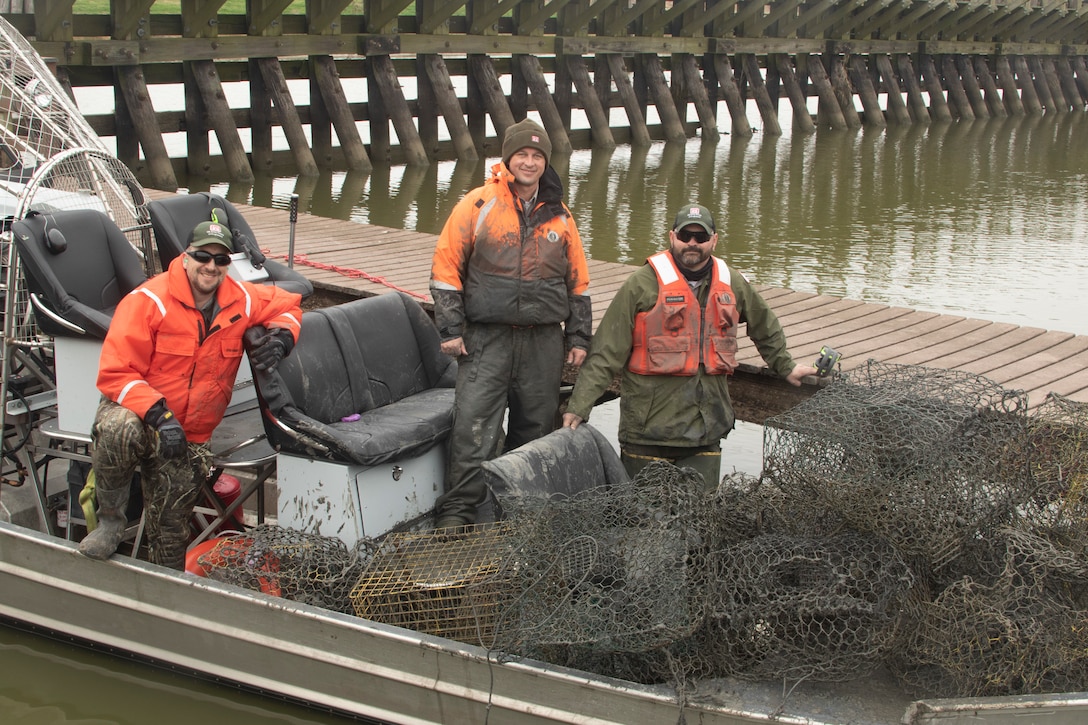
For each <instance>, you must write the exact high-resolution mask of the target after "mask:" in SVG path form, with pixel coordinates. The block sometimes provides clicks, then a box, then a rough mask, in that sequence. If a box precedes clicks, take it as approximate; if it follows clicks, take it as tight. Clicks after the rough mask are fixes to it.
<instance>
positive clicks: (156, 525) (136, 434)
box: [91, 400, 211, 570]
mask: <svg viewBox="0 0 1088 725" xmlns="http://www.w3.org/2000/svg"><path fill="white" fill-rule="evenodd" d="M91 439H92V445H91V465H92V466H93V467H94V472H95V479H96V483H95V486H96V488H97V489H98V490H104V491H121V490H124V491H126V492H127V491H128V489H129V486H130V485H131V482H132V476H133V474H134V473H135V471H136V467H137V466H139V467H140V470H141V476H140V482H141V487H142V488H143V494H144V530H145V531H146V532H147V545H148V559H149V560H150V561H152V562H154V563H156V564H161V565H162V566H167V567H170V568H172V569H178V570H181V569H184V568H185V550H186V548H187V546H188V543H189V520H190V518H191V517H192V513H193V505H194V504H195V503H196V500H197V496H198V495H199V493H200V483H201V481H203V480H204V479H205V478H207V476H208V470H209V469H210V467H211V451H209V450H208V446H207V445H206V444H203V443H190V444H189V453H188V455H187V456H185V457H184V458H177V459H164V458H162V456H160V455H159V436H158V433H157V432H156V431H155V429H154V428H152V427H151V426H149V425H146V424H145V423H144V422H143V421H142V420H140V418H139V416H137V415H136V414H135V413H133V412H132V411H131V410H129V409H128V408H123V407H121V406H120V405H118V404H117V403H114V402H112V401H109V400H103V401H102V403H101V404H100V405H99V406H98V412H97V414H96V415H95V420H94V427H93V428H92V429H91ZM122 508H123V507H122Z"/></svg>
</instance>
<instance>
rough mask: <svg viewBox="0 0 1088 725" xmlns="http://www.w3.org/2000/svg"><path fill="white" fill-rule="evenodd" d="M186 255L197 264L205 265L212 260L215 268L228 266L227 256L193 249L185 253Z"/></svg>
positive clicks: (228, 258)
mask: <svg viewBox="0 0 1088 725" xmlns="http://www.w3.org/2000/svg"><path fill="white" fill-rule="evenodd" d="M186 254H188V255H189V256H190V257H192V258H193V259H195V260H196V261H197V262H198V263H199V264H207V263H208V262H210V261H212V260H213V259H214V260H215V266H216V267H229V266H230V255H229V254H212V253H211V252H205V251H204V250H203V249H194V250H193V251H191V252H186Z"/></svg>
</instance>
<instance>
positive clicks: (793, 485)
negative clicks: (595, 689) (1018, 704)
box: [200, 363, 1088, 701]
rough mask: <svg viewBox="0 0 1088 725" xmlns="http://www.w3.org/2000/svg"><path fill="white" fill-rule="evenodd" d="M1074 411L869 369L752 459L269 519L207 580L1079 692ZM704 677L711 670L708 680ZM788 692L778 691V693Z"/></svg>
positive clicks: (775, 424) (474, 636) (904, 678)
mask: <svg viewBox="0 0 1088 725" xmlns="http://www.w3.org/2000/svg"><path fill="white" fill-rule="evenodd" d="M1086 487H1088V405H1086V404H1083V403H1072V402H1070V401H1068V400H1065V399H1063V398H1061V397H1058V396H1053V395H1052V396H1051V397H1050V398H1048V400H1047V402H1046V403H1045V404H1044V405H1043V406H1041V407H1039V408H1036V409H1033V410H1032V411H1030V412H1029V411H1028V407H1027V402H1026V399H1025V397H1024V395H1023V393H1022V392H1019V391H1012V390H1007V389H1004V388H1002V387H1001V386H999V385H997V384H996V383H994V382H992V381H990V380H988V379H986V378H984V377H980V376H974V375H970V374H967V373H961V372H950V371H943V370H934V369H929V368H924V367H918V366H902V365H888V364H882V363H869V364H868V365H865V366H862V367H859V368H857V369H855V370H852V371H850V373H849V374H847V375H844V376H840V377H838V378H837V379H836V380H834V381H833V382H832V384H831V385H829V386H828V387H826V388H825V389H823V390H821V391H820V392H819V393H817V394H816V395H815V396H813V397H812V398H810V399H809V400H807V401H805V402H804V403H802V404H801V405H799V406H797V407H796V408H794V409H793V410H791V411H789V412H787V413H784V414H782V415H779V416H777V417H775V418H772V419H770V420H768V421H767V422H766V434H765V440H764V473H763V474H762V475H761V477H759V478H758V479H756V478H753V477H750V476H747V475H743V474H733V475H729V476H726V477H725V478H724V479H723V481H722V482H721V485H720V486H719V487H718V489H717V491H715V492H713V493H711V494H706V493H704V492H703V488H702V483H701V481H700V480H697V478H696V476H695V474H694V473H693V472H691V471H690V470H688V469H678V468H675V467H673V466H671V465H668V464H664V463H661V464H654V465H652V466H650V467H647V468H646V469H645V470H644V471H643V472H641V473H640V474H639V476H638V477H637V478H636V479H635V480H634V481H631V482H628V483H625V484H620V485H611V486H603V485H596V486H591V487H590V488H588V489H586V490H584V491H582V492H580V493H577V494H574V495H572V496H571V497H569V498H562V497H560V498H556V497H552V498H551V499H541V498H537V497H529V496H527V497H525V498H521V499H518V498H515V499H513V500H504V501H501V502H500V503H501V505H502V508H503V510H504V511H505V512H506V513H507V517H506V518H505V519H503V520H502V521H499V522H497V523H492V524H479V525H476V526H474V527H469V528H468V529H467V530H465V531H459V532H457V533H449V530H441V531H438V532H421V531H402V532H393V533H390V534H388V535H386V536H385V537H383V538H382V539H381V540H369V539H364V540H362V541H360V542H359V543H358V544H357V545H356V546H355V547H354V548H353V549H351V550H349V549H347V548H346V547H345V545H344V544H343V543H342V542H340V541H339V539H330V538H323V537H320V536H316V535H313V534H305V533H301V532H296V531H289V530H286V529H282V528H278V527H275V526H262V527H259V528H257V529H255V530H252V531H249V532H247V533H246V534H241V535H237V536H233V537H227V538H224V539H221V540H220V541H219V543H218V544H217V545H216V546H215V548H213V549H211V550H210V551H209V552H207V553H205V554H203V555H202V556H201V557H200V564H201V566H202V568H203V569H204V571H205V572H207V574H208V576H210V577H212V578H214V579H217V580H220V581H225V582H228V583H232V584H235V585H239V586H243V587H247V588H250V589H253V590H257V591H264V592H265V593H269V594H275V595H277V596H282V597H286V598H288V599H294V600H297V601H302V602H306V603H309V604H315V605H318V606H322V607H326V608H329V609H333V610H336V611H340V612H343V613H345V614H354V615H357V616H361V617H365V618H367V619H370V620H374V621H379V622H384V623H387V624H393V625H397V626H401V627H407V628H410V629H414V630H416V631H420V632H426V633H429V634H434V635H438V636H442V637H448V638H451V639H457V640H459V641H463V642H466V643H470V644H477V645H481V646H483V647H485V648H487V649H488V650H489V651H490V652H491V653H492V656H494V657H495V658H496V659H498V660H512V659H517V658H520V657H531V658H534V659H538V660H543V661H546V662H550V663H554V664H561V665H565V666H571V667H574V668H577V669H581V670H585V671H590V672H596V673H599V674H603V675H607V676H612V677H619V678H622V679H627V680H633V681H636V682H641V683H662V682H663V683H669V684H672V685H674V686H676V687H677V689H678V691H679V692H680V694H681V700H682V701H683V697H684V696H685V693H695V692H698V691H699V688H698V687H696V688H695V689H692V683H693V682H696V681H701V682H704V683H709V681H710V680H711V679H713V678H726V677H734V678H743V679H749V680H758V681H772V682H773V681H778V682H784V683H785V684H786V685H793V686H796V685H797V684H799V683H801V682H803V681H809V682H846V681H851V680H855V679H857V678H861V677H867V676H870V675H873V674H874V673H881V675H882V676H886V675H887V674H888V673H890V675H891V676H893V677H894V678H895V680H896V681H897V682H898V683H899V686H900V687H901V688H902V689H903V690H904V691H906V692H909V693H911V694H912V696H916V697H970V696H1005V695H1019V694H1036V695H1037V694H1043V693H1053V692H1073V691H1084V690H1088V498H1086V496H1085V493H1086V491H1088V488H1086ZM708 686H709V685H708ZM790 691H791V692H792V688H790Z"/></svg>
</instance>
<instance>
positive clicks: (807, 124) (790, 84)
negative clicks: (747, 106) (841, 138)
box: [776, 53, 816, 133]
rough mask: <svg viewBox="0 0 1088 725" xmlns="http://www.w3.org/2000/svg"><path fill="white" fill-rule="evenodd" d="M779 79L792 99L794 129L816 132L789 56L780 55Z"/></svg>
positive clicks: (803, 131) (800, 131) (777, 57)
mask: <svg viewBox="0 0 1088 725" xmlns="http://www.w3.org/2000/svg"><path fill="white" fill-rule="evenodd" d="M776 59H777V61H778V63H777V65H778V77H779V78H781V79H782V85H784V86H785V87H786V95H787V96H788V97H789V99H790V107H791V108H793V128H794V129H795V130H796V131H797V132H798V133H812V132H813V131H815V130H816V124H815V123H814V122H813V120H812V114H810V113H809V112H808V103H806V99H805V92H804V91H803V90H801V84H800V83H798V82H797V74H796V73H795V72H794V70H793V66H792V65H790V59H789V56H788V55H786V54H785V53H779V54H778V55H777V56H776Z"/></svg>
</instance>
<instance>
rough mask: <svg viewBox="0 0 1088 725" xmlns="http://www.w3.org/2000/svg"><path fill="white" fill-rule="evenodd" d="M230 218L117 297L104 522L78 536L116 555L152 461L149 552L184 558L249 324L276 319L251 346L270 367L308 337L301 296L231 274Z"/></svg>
mask: <svg viewBox="0 0 1088 725" xmlns="http://www.w3.org/2000/svg"><path fill="white" fill-rule="evenodd" d="M231 249H232V235H231V232H230V230H229V229H227V228H226V227H225V226H223V225H221V224H218V223H216V222H203V223H202V224H199V225H197V227H196V228H195V229H194V230H193V233H192V235H191V237H190V240H189V245H188V248H187V249H186V250H185V252H184V254H181V255H180V256H178V257H177V258H176V259H174V261H173V262H171V263H170V267H169V269H167V271H165V272H163V273H162V274H160V275H157V276H155V277H154V278H152V279H150V280H148V281H147V282H145V283H144V284H142V285H140V286H139V287H137V288H136V289H135V290H133V291H132V292H131V293H130V294H128V295H127V296H126V297H125V298H124V299H122V300H121V303H120V304H118V305H117V311H116V312H115V313H114V316H113V320H112V322H111V323H110V329H109V332H108V333H107V335H106V340H105V343H104V344H103V346H102V357H101V362H100V366H99V373H98V389H99V390H100V391H101V392H102V395H103V396H104V397H103V400H102V403H101V404H100V405H99V407H98V411H97V414H96V416H95V422H94V426H93V428H92V429H91V436H92V440H93V444H92V448H91V465H92V468H93V469H94V473H95V479H96V482H95V497H96V499H97V502H98V511H97V516H98V526H97V528H95V530H94V531H92V532H91V533H90V534H88V535H87V537H85V538H84V539H83V541H81V542H80V544H79V550H80V551H81V552H82V553H83V554H85V555H86V556H89V557H91V558H92V559H106V558H108V557H109V556H110V555H111V554H113V552H115V551H116V550H117V547H118V546H119V545H120V543H121V539H122V537H123V535H124V531H125V526H126V524H127V519H126V517H125V508H126V506H127V504H128V496H129V486H130V484H131V481H132V476H133V474H134V472H135V470H136V467H137V465H139V466H140V467H141V485H142V489H143V496H144V525H145V529H146V531H147V538H148V549H149V559H150V560H151V561H152V562H154V563H156V564H161V565H163V566H167V567H170V568H173V569H179V570H180V569H183V568H184V566H185V549H186V545H187V543H188V536H189V518H190V517H191V515H192V509H193V505H194V503H195V502H196V499H197V495H198V493H199V491H200V483H201V481H202V480H204V479H205V478H206V477H207V475H208V470H209V467H210V462H211V453H210V451H209V449H208V441H209V440H210V439H211V436H212V431H213V430H214V429H215V427H216V426H217V425H219V422H220V421H221V420H222V419H223V414H224V413H225V412H226V409H227V405H228V404H229V403H230V397H231V392H232V390H233V388H234V378H235V375H236V374H237V372H238V367H239V365H240V363H241V361H242V353H243V346H242V335H243V334H244V333H245V332H246V330H248V329H249V328H252V327H255V326H258V325H261V326H264V327H265V328H267V334H265V335H263V336H262V337H261V339H260V340H259V341H258V344H257V345H256V346H255V348H254V351H253V353H252V355H251V359H252V361H253V364H254V365H255V366H256V367H257V368H258V369H271V368H274V367H275V366H276V364H277V363H278V362H279V361H280V360H281V359H282V358H283V357H284V355H286V354H287V353H289V352H290V351H291V348H292V347H294V344H295V340H297V339H298V333H299V329H300V322H301V320H302V310H301V309H300V307H299V303H300V300H301V298H300V297H299V295H297V294H294V293H291V292H285V291H284V290H282V289H279V288H277V287H271V286H261V285H254V284H250V283H248V282H238V281H236V280H234V279H231V278H230V277H228V276H227V267H228V266H229V265H230V256H229V254H230V252H231Z"/></svg>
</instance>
